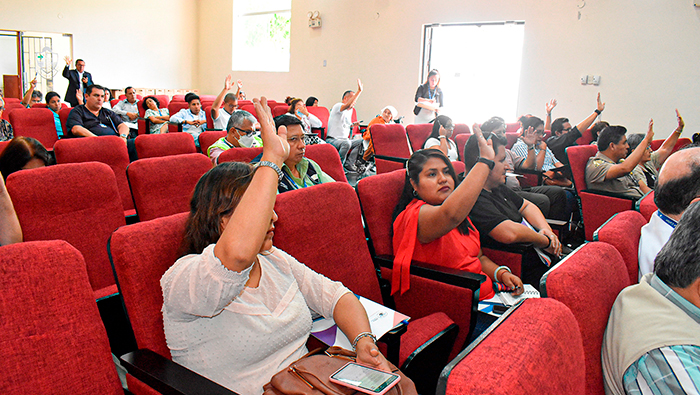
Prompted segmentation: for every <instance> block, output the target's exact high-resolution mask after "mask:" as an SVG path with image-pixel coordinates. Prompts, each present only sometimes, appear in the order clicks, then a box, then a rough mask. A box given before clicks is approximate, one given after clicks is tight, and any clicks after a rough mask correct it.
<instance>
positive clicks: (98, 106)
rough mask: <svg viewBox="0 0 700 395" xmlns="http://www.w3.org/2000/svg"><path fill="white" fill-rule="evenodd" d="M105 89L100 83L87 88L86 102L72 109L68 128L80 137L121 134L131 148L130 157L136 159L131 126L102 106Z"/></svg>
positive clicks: (67, 124)
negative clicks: (130, 132) (130, 137)
mask: <svg viewBox="0 0 700 395" xmlns="http://www.w3.org/2000/svg"><path fill="white" fill-rule="evenodd" d="M104 100H105V90H104V88H103V87H102V86H100V85H90V86H88V87H87V90H86V98H85V104H81V105H79V106H77V107H75V108H74V109H72V110H71V112H70V114H69V115H68V122H67V123H66V129H67V130H68V131H70V133H73V135H74V136H78V137H91V136H119V137H121V138H122V139H123V140H124V142H125V143H126V146H127V148H128V150H129V158H130V159H131V160H135V159H136V147H135V146H134V139H129V138H128V137H129V127H128V126H126V124H124V123H123V122H122V120H121V119H120V118H119V116H118V115H117V114H115V113H114V112H113V111H111V110H108V109H106V108H102V103H103V102H104Z"/></svg>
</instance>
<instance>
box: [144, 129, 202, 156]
mask: <svg viewBox="0 0 700 395" xmlns="http://www.w3.org/2000/svg"><path fill="white" fill-rule="evenodd" d="M134 145H135V146H136V154H137V155H138V157H139V159H146V158H155V157H159V156H168V155H182V154H194V153H196V152H197V147H196V146H195V145H194V137H192V135H191V134H189V133H164V134H145V135H141V136H136V139H134Z"/></svg>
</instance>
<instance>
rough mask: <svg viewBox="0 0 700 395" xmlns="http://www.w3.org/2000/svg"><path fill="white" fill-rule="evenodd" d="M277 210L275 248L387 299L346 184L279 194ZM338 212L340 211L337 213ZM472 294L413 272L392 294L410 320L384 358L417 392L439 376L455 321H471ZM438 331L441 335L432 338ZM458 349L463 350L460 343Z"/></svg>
mask: <svg viewBox="0 0 700 395" xmlns="http://www.w3.org/2000/svg"><path fill="white" fill-rule="evenodd" d="M275 212H276V213H277V215H278V216H279V220H278V221H277V222H276V224H275V228H276V229H275V245H276V246H277V247H279V248H280V249H282V250H284V251H286V252H288V253H289V254H290V255H292V256H294V257H295V258H297V259H298V260H299V261H300V262H304V263H305V264H306V265H307V266H309V267H310V268H312V269H314V270H315V271H317V272H319V273H321V274H324V275H326V276H328V277H329V278H331V279H333V280H337V281H341V282H342V283H343V284H344V285H345V286H347V287H348V288H349V289H351V290H352V291H353V292H354V293H356V294H358V295H362V296H364V297H366V298H368V299H371V300H374V301H375V302H378V303H382V302H385V303H389V302H387V301H383V299H382V296H381V292H380V286H379V282H378V280H377V273H376V270H375V266H374V264H373V263H372V259H371V256H370V254H369V250H368V248H367V243H366V241H365V234H364V231H363V226H362V218H361V211H360V205H359V202H358V200H357V195H356V194H355V190H354V189H353V188H352V187H351V186H350V185H348V184H346V183H339V182H335V183H328V184H322V185H316V186H313V187H310V188H304V189H300V190H295V191H290V192H286V193H283V194H280V195H278V197H277V202H276V204H275ZM339 212H342V213H343V215H342V216H339V215H338V213H339ZM319 223H321V224H323V226H318V224H319ZM299 235H304V237H308V238H309V240H322V241H323V242H321V243H317V244H315V245H314V247H313V248H309V246H308V245H305V243H299ZM412 272H413V270H412ZM412 274H415V273H412ZM445 274H446V273H445ZM428 295H430V296H428ZM471 295H472V292H471V290H470V289H464V288H460V287H459V286H455V285H448V284H445V283H441V282H438V281H435V280H430V279H427V278H422V277H420V276H416V275H413V276H412V278H411V290H409V291H408V292H406V293H404V294H403V295H401V296H398V295H397V296H395V297H394V300H395V303H396V307H397V310H398V311H400V312H402V313H404V314H407V315H409V316H410V317H411V321H410V323H409V325H408V330H407V332H406V333H405V334H404V335H403V336H401V343H400V351H399V353H398V354H399V355H398V358H396V359H394V358H395V357H392V351H391V350H389V351H388V357H389V359H390V360H393V361H394V363H395V364H396V365H397V366H400V367H401V368H402V370H403V372H404V373H405V374H406V375H408V376H409V377H411V378H412V379H413V380H414V382H415V383H416V386H417V388H418V392H419V393H428V392H430V391H434V388H435V383H436V382H437V376H438V375H439V373H440V370H441V369H442V367H443V366H444V365H445V364H446V363H447V361H448V359H447V358H448V356H449V354H450V350H451V349H452V348H453V344H454V342H455V337H454V336H455V335H456V329H457V328H456V326H454V324H453V321H454V322H456V323H458V324H459V325H460V326H461V325H464V326H468V325H469V324H468V323H469V317H470V311H469V310H468V309H465V308H464V306H465V305H469V298H470V296H471ZM455 300H459V301H460V303H459V304H460V307H461V308H460V309H454V308H453V307H452V306H450V305H454V301H455ZM448 316H449V318H448ZM450 328H453V329H450ZM463 328H464V327H463ZM444 331H450V332H451V333H450V334H446V333H443V332H444ZM453 331H454V332H453ZM464 331H465V332H466V331H467V330H466V328H464ZM436 335H440V336H439V338H438V337H436V338H434V337H433V336H436ZM426 343H427V344H426ZM457 348H461V343H460V344H459V345H458V346H457ZM423 349H424V350H423ZM396 360H398V363H396V362H395V361H396Z"/></svg>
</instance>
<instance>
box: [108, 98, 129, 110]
mask: <svg viewBox="0 0 700 395" xmlns="http://www.w3.org/2000/svg"><path fill="white" fill-rule="evenodd" d="M124 99H126V95H120V96H119V98H118V99H112V100H110V101H109V104H110V105H111V106H112V108H114V106H115V105H116V104H117V103H119V101H120V100H124Z"/></svg>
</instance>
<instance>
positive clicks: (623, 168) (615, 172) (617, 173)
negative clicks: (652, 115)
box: [605, 119, 654, 180]
mask: <svg viewBox="0 0 700 395" xmlns="http://www.w3.org/2000/svg"><path fill="white" fill-rule="evenodd" d="M653 138H654V120H653V119H651V120H649V130H647V135H646V136H644V140H642V142H640V143H639V145H638V146H637V148H635V149H634V151H632V153H631V154H629V156H628V157H627V159H625V160H624V161H623V162H622V163H618V164H615V165H613V166H611V167H610V169H608V172H607V173H605V179H606V180H611V179H613V178H618V177H622V176H624V175H625V174H629V173H630V172H631V171H632V170H634V167H635V166H637V165H638V164H639V161H640V160H642V156H643V155H644V151H645V150H646V149H647V146H648V145H649V144H651V140H652V139H653Z"/></svg>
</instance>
